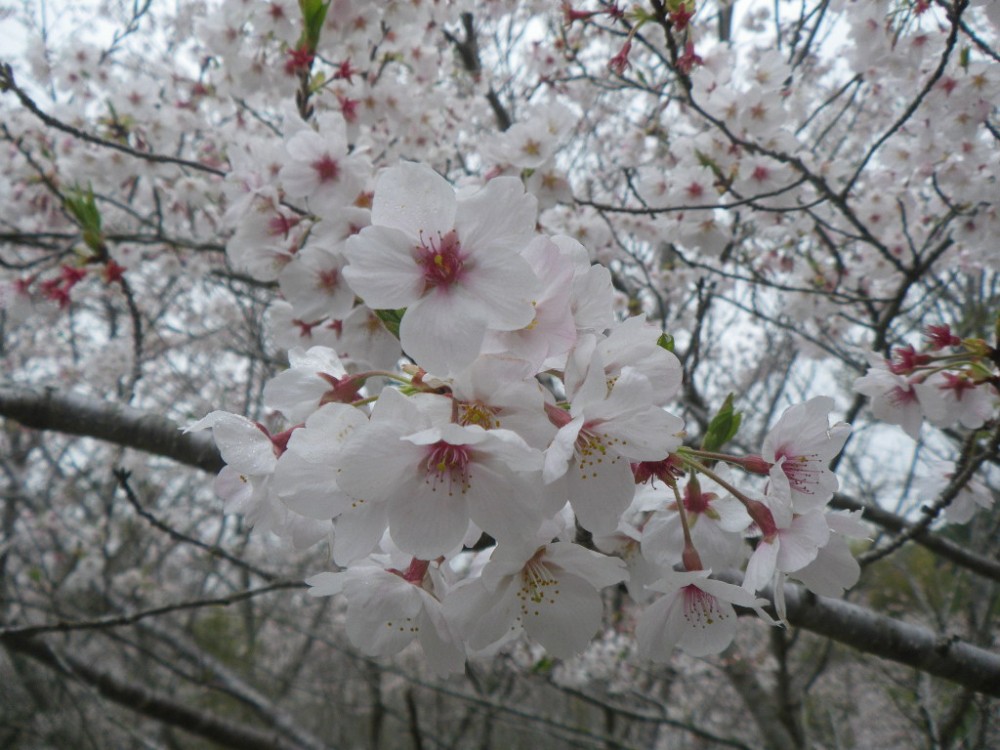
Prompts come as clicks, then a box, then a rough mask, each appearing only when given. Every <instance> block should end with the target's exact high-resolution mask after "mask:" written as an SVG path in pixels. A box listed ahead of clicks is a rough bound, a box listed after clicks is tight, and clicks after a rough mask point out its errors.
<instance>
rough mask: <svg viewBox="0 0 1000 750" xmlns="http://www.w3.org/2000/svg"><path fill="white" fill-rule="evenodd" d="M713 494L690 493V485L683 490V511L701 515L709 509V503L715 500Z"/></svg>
mask: <svg viewBox="0 0 1000 750" xmlns="http://www.w3.org/2000/svg"><path fill="white" fill-rule="evenodd" d="M715 498H716V494H715V493H714V492H701V491H700V490H694V491H692V489H691V485H688V486H687V487H685V488H684V510H686V511H687V512H688V513H696V514H702V513H704V512H705V511H707V510H708V509H709V507H710V505H709V504H710V503H711V502H712V501H713V500H715Z"/></svg>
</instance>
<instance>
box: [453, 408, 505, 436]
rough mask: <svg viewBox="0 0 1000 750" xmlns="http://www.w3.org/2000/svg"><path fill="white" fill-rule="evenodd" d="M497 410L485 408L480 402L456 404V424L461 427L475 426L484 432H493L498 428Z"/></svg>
mask: <svg viewBox="0 0 1000 750" xmlns="http://www.w3.org/2000/svg"><path fill="white" fill-rule="evenodd" d="M499 411H500V410H499V409H496V408H494V407H491V406H487V405H486V404H484V403H483V402H482V401H460V402H459V403H458V423H459V424H460V425H463V426H468V425H470V424H477V425H479V426H480V427H482V428H483V429H484V430H495V429H496V428H497V427H499V426H500V420H499V419H497V416H496V415H497V413H498V412H499Z"/></svg>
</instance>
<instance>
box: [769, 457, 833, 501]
mask: <svg viewBox="0 0 1000 750" xmlns="http://www.w3.org/2000/svg"><path fill="white" fill-rule="evenodd" d="M782 458H784V459H785V461H784V463H782V464H781V470H782V471H783V472H785V476H786V477H788V484H789V485H791V488H792V489H793V490H795V491H796V492H801V493H802V494H803V495H812V494H813V493H814V491H815V488H816V487H817V486H818V485H819V481H820V477H821V476H822V474H823V465H822V461H821V460H820V457H819V454H817V453H806V454H803V455H801V456H793V455H790V454H788V453H786V452H785V449H783V448H779V449H778V450H777V451H775V454H774V461H775V463H777V462H778V461H780V460H781V459H782Z"/></svg>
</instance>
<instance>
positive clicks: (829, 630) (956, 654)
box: [726, 575, 1000, 697]
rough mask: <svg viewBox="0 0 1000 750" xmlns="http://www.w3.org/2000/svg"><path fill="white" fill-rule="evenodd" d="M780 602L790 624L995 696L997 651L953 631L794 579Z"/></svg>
mask: <svg viewBox="0 0 1000 750" xmlns="http://www.w3.org/2000/svg"><path fill="white" fill-rule="evenodd" d="M726 577H727V578H728V576H726ZM732 579H733V580H730V582H731V583H738V582H739V580H741V579H742V575H737V576H733V577H732ZM768 594H769V592H765V593H764V594H763V595H764V596H768ZM785 606H786V608H787V612H788V622H789V623H790V624H791V625H794V626H796V627H800V628H803V629H804V630H809V631H811V632H813V633H816V634H817V635H823V636H826V637H827V638H830V639H832V640H834V641H837V642H838V643H843V644H845V645H847V646H850V647H851V648H853V649H857V650H858V651H861V652H863V653H866V654H872V655H874V656H877V657H879V658H881V659H889V660H890V661H894V662H898V663H899V664H905V665H906V666H908V667H913V668H914V669H918V670H920V671H922V672H926V673H928V674H931V675H934V676H935V677H941V678H943V679H945V680H950V681H951V682H954V683H957V684H959V685H962V686H963V687H966V688H968V689H970V690H974V691H976V692H977V693H983V694H984V695H991V696H993V697H1000V654H998V653H996V652H995V651H988V650H986V649H984V648H979V647H977V646H973V645H972V644H970V643H967V642H966V641H963V640H961V639H960V638H959V637H958V636H949V635H938V634H937V633H935V632H933V631H932V630H929V629H928V628H924V627H920V626H919V625H911V624H910V623H907V622H902V621H900V620H894V619H892V618H891V617H886V616H885V615H880V614H878V613H876V612H872V611H871V610H868V609H865V608H864V607H861V606H858V605H857V604H851V603H850V602H845V601H841V600H839V599H831V598H828V597H825V596H816V595H815V594H813V593H811V592H809V591H807V590H806V589H805V588H804V587H802V586H796V585H793V584H786V585H785Z"/></svg>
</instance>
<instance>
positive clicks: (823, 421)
mask: <svg viewBox="0 0 1000 750" xmlns="http://www.w3.org/2000/svg"><path fill="white" fill-rule="evenodd" d="M831 409H833V399H832V398H830V397H828V396H817V397H816V398H811V399H809V400H808V401H806V402H805V403H803V404H796V405H794V406H790V407H789V408H788V409H786V410H785V412H784V413H783V414H782V415H781V418H780V419H778V421H777V423H776V424H775V425H774V427H772V428H771V431H770V432H768V433H767V436H766V437H765V438H764V446H763V449H762V451H761V456H762V457H763V458H764V460H765V461H768V462H771V463H773V464H774V466H773V467H772V469H771V472H770V476H771V482H772V483H774V484H785V485H787V486H788V490H789V492H790V497H791V503H792V508H793V509H794V510H795V511H796V512H799V513H802V512H805V511H809V510H816V509H819V508H822V507H824V506H825V505H826V504H827V503H828V502H829V501H830V498H832V497H833V493H834V492H836V491H837V487H838V486H839V484H838V482H837V477H836V475H835V474H834V473H833V472H832V471H830V469H829V468H828V467H829V463H830V460H831V459H832V458H833V457H834V456H836V455H837V454H838V453H840V449H841V448H843V447H844V443H845V442H846V441H847V438H848V436H849V435H850V434H851V427H850V425H848V424H846V423H844V422H838V423H837V424H835V425H833V426H832V427H831V426H830V425H829V419H828V415H829V413H830V410H831Z"/></svg>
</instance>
